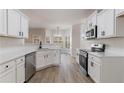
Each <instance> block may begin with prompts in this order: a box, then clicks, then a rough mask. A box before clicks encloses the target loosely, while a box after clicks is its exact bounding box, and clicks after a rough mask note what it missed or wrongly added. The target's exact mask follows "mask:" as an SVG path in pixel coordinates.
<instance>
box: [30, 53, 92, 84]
mask: <svg viewBox="0 0 124 93" xmlns="http://www.w3.org/2000/svg"><path fill="white" fill-rule="evenodd" d="M28 83H92V80H91V79H89V78H88V77H86V76H85V75H84V74H83V73H82V71H81V70H80V67H79V65H78V64H77V63H76V62H75V59H73V58H71V57H70V56H69V55H68V54H62V55H61V64H60V65H59V66H56V67H49V68H46V69H43V70H41V71H38V72H36V74H35V75H34V76H33V77H32V78H31V79H30V80H29V82H28Z"/></svg>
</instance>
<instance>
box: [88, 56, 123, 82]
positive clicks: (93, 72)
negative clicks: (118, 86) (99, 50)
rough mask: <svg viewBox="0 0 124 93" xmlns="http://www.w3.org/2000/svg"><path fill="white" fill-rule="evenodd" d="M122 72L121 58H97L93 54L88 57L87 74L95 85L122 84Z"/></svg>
mask: <svg viewBox="0 0 124 93" xmlns="http://www.w3.org/2000/svg"><path fill="white" fill-rule="evenodd" d="M123 70H124V58H123V57H118V56H117V57H115V56H103V57H98V56H95V55H93V54H92V55H91V54H89V56H88V74H89V76H90V77H91V78H92V80H93V81H94V82H96V83H122V82H124V78H123V77H124V74H123V73H122V71H123Z"/></svg>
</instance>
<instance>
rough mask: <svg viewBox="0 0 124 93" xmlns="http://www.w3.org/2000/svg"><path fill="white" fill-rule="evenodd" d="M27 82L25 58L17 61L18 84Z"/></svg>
mask: <svg viewBox="0 0 124 93" xmlns="http://www.w3.org/2000/svg"><path fill="white" fill-rule="evenodd" d="M24 81H25V57H21V58H19V59H17V60H16V82H17V83H23V82H24Z"/></svg>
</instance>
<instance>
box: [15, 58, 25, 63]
mask: <svg viewBox="0 0 124 93" xmlns="http://www.w3.org/2000/svg"><path fill="white" fill-rule="evenodd" d="M16 62H17V64H21V63H25V57H24V56H23V57H20V58H18V59H16Z"/></svg>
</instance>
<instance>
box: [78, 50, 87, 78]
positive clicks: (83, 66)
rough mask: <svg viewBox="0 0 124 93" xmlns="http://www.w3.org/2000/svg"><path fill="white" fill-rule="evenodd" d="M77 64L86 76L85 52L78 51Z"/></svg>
mask: <svg viewBox="0 0 124 93" xmlns="http://www.w3.org/2000/svg"><path fill="white" fill-rule="evenodd" d="M79 64H80V66H81V69H82V70H83V72H84V73H85V74H86V75H87V76H88V52H87V50H83V49H80V52H79Z"/></svg>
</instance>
